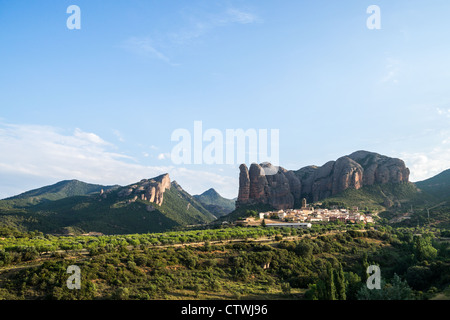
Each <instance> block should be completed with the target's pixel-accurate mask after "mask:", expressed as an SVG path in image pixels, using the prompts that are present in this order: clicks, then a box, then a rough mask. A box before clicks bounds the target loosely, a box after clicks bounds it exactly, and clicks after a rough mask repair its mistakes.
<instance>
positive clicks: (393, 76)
mask: <svg viewBox="0 0 450 320" xmlns="http://www.w3.org/2000/svg"><path fill="white" fill-rule="evenodd" d="M399 75H400V61H399V60H396V59H393V58H387V59H386V66H385V75H384V76H383V77H382V79H381V82H383V83H393V84H398V83H399Z"/></svg>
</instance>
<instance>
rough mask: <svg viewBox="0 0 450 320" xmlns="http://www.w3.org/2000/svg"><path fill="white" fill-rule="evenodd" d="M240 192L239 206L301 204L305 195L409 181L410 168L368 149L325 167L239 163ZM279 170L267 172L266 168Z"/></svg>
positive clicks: (314, 196)
mask: <svg viewBox="0 0 450 320" xmlns="http://www.w3.org/2000/svg"><path fill="white" fill-rule="evenodd" d="M239 170H240V174H239V195H238V199H237V201H236V206H237V207H239V206H241V205H247V204H268V205H271V206H272V207H274V208H275V209H287V208H293V207H294V206H298V205H300V203H301V199H302V198H307V199H308V200H309V201H318V200H321V199H324V198H327V197H330V196H333V195H336V194H338V193H340V192H342V191H344V190H346V189H348V188H353V189H360V188H362V187H363V186H369V185H374V184H384V183H401V182H408V181H409V169H408V168H406V166H405V163H404V162H403V161H402V160H400V159H394V158H389V157H386V156H382V155H379V154H377V153H373V152H368V151H357V152H354V153H352V154H350V155H348V156H344V157H341V158H339V159H337V160H336V161H329V162H327V163H325V164H324V165H323V166H321V167H316V166H308V167H305V168H302V169H300V170H297V171H290V170H286V169H284V168H281V167H279V168H278V170H276V167H274V166H272V165H271V164H270V163H262V164H256V163H253V164H252V165H251V166H250V169H248V167H247V166H246V165H245V164H242V165H241V166H240V167H239ZM273 171H275V172H276V173H275V174H266V172H271V173H273Z"/></svg>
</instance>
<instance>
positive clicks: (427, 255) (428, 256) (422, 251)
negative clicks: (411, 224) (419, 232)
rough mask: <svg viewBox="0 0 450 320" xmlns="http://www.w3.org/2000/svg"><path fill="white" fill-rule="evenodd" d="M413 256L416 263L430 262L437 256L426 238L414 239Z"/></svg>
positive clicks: (418, 237) (417, 237)
mask: <svg viewBox="0 0 450 320" xmlns="http://www.w3.org/2000/svg"><path fill="white" fill-rule="evenodd" d="M414 254H415V255H416V258H417V260H418V261H423V260H432V259H434V258H436V256H437V250H436V249H435V248H434V247H433V245H432V244H431V241H430V239H429V238H428V237H423V236H415V237H414Z"/></svg>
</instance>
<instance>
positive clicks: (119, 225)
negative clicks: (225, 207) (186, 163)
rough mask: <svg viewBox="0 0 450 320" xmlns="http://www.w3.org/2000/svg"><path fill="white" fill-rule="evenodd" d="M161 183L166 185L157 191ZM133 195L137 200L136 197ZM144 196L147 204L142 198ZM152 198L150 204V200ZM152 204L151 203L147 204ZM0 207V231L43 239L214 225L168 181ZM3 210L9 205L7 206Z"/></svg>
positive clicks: (163, 178)
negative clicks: (37, 235) (12, 230)
mask: <svg viewBox="0 0 450 320" xmlns="http://www.w3.org/2000/svg"><path fill="white" fill-rule="evenodd" d="M162 183H165V184H166V185H165V186H164V188H162V187H161V186H162ZM138 194H139V195H140V196H139V197H138ZM147 195H148V198H147ZM151 197H152V198H151ZM150 200H152V201H150ZM2 202H3V201H0V225H1V226H9V227H16V228H18V229H20V230H24V231H26V230H38V231H41V232H44V233H57V234H81V233H88V232H100V233H103V234H125V233H147V232H161V231H166V230H170V229H172V228H174V227H177V226H185V225H190V224H203V223H208V222H211V221H213V220H214V219H215V217H214V215H212V214H211V213H210V212H209V211H208V210H206V209H205V208H203V207H202V205H201V204H200V203H199V202H197V201H196V200H195V199H194V198H193V197H192V196H190V195H189V194H188V193H187V192H185V191H184V190H183V189H182V188H181V187H180V186H179V185H178V184H176V183H175V182H174V183H170V180H168V175H162V176H160V177H156V178H154V179H149V180H146V179H144V180H142V181H140V182H139V183H135V184H132V185H129V186H125V187H118V188H113V189H110V190H108V191H106V192H103V193H96V194H92V195H83V196H72V197H65V198H63V199H59V200H54V201H45V202H40V203H38V204H35V205H30V204H29V203H28V204H27V205H25V206H22V207H18V206H16V207H11V206H8V205H10V204H11V203H10V202H8V201H6V203H3V204H2ZM7 204H8V205H7Z"/></svg>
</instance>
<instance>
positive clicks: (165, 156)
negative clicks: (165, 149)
mask: <svg viewBox="0 0 450 320" xmlns="http://www.w3.org/2000/svg"><path fill="white" fill-rule="evenodd" d="M166 159H170V153H160V154H158V160H166Z"/></svg>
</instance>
